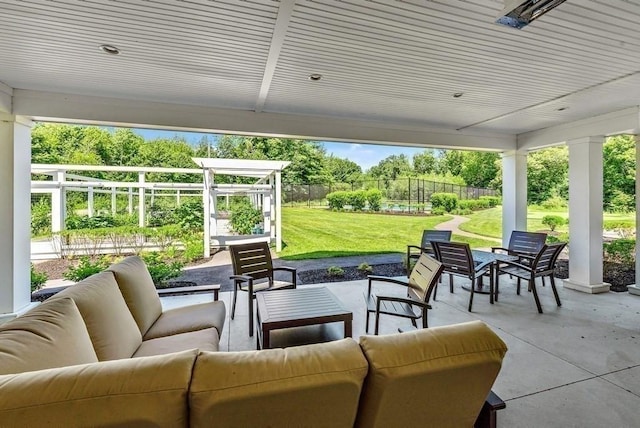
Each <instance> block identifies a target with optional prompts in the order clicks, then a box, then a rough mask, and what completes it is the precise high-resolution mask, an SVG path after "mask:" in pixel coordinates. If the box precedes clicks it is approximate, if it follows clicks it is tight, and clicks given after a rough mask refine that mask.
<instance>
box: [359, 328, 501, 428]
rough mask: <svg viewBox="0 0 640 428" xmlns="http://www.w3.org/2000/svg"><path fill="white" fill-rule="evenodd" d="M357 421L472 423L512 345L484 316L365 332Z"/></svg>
mask: <svg viewBox="0 0 640 428" xmlns="http://www.w3.org/2000/svg"><path fill="white" fill-rule="evenodd" d="M360 346H361V347H362V350H363V351H364V354H365V356H366V358H367V360H368V361H369V374H368V375H367V379H366V381H365V385H364V388H363V392H362V397H361V400H360V409H359V411H358V420H357V422H356V426H358V427H389V426H433V427H440V428H447V427H452V428H453V427H472V426H473V425H474V422H475V420H476V418H477V416H478V414H479V413H480V409H481V408H482V405H483V403H484V401H485V399H486V398H487V395H488V394H489V391H490V390H491V386H492V385H493V382H494V380H495V378H496V376H497V375H498V372H499V371H500V367H501V365H502V358H503V357H504V354H505V352H506V351H507V347H506V345H505V344H504V342H502V340H500V338H499V337H498V336H497V335H496V334H495V333H493V332H492V331H491V330H490V329H489V327H487V326H486V325H485V324H483V323H482V322H480V321H474V322H470V323H464V324H456V325H452V326H446V327H436V328H429V329H423V330H418V331H413V332H409V333H401V334H395V335H388V336H363V337H361V338H360Z"/></svg>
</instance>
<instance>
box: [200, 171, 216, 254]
mask: <svg viewBox="0 0 640 428" xmlns="http://www.w3.org/2000/svg"><path fill="white" fill-rule="evenodd" d="M202 207H203V208H204V214H203V216H202V218H203V223H204V224H203V225H202V228H203V229H204V255H203V256H204V257H210V256H211V172H210V171H209V170H208V169H205V170H204V171H202ZM214 209H215V208H214Z"/></svg>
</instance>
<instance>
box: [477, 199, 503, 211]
mask: <svg viewBox="0 0 640 428" xmlns="http://www.w3.org/2000/svg"><path fill="white" fill-rule="evenodd" d="M480 200H483V201H487V202H488V203H489V208H493V207H497V206H498V205H500V204H502V200H501V198H500V196H480Z"/></svg>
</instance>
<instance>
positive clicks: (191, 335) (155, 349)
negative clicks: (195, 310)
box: [133, 327, 220, 357]
mask: <svg viewBox="0 0 640 428" xmlns="http://www.w3.org/2000/svg"><path fill="white" fill-rule="evenodd" d="M219 341H220V336H219V335H218V330H216V329H215V328H213V327H211V328H207V329H203V330H197V331H191V332H187V333H181V334H174V335H171V336H165V337H158V338H156V339H150V340H145V341H144V342H142V345H140V348H138V350H137V351H136V352H135V354H133V356H134V357H148V356H150V355H162V354H168V353H170V352H178V351H186V350H187V349H199V350H201V351H217V350H218V342H219Z"/></svg>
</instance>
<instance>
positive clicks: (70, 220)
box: [64, 215, 117, 230]
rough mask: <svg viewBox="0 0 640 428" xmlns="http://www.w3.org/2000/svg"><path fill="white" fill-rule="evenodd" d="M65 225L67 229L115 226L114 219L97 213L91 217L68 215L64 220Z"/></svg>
mask: <svg viewBox="0 0 640 428" xmlns="http://www.w3.org/2000/svg"><path fill="white" fill-rule="evenodd" d="M64 223H65V227H66V228H67V229H69V230H77V229H104V228H107V227H115V226H117V225H116V221H115V219H114V218H113V217H111V216H102V215H97V216H93V217H89V216H86V215H85V216H78V215H70V216H68V217H67V218H66V220H65V221H64Z"/></svg>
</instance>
